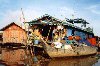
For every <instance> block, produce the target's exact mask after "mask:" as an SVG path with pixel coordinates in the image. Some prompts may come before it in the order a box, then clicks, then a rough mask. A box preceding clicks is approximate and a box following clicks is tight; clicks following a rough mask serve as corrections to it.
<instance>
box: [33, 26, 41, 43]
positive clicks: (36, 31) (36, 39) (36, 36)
mask: <svg viewBox="0 0 100 66" xmlns="http://www.w3.org/2000/svg"><path fill="white" fill-rule="evenodd" d="M32 34H33V39H34V44H38V43H39V40H40V38H41V34H40V32H39V29H38V28H35V29H34V31H33V33H32Z"/></svg>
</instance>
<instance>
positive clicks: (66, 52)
mask: <svg viewBox="0 0 100 66" xmlns="http://www.w3.org/2000/svg"><path fill="white" fill-rule="evenodd" d="M42 41H43V42H44V50H45V51H46V52H47V54H48V55H49V56H50V57H51V58H54V57H69V56H85V55H93V54H96V53H97V48H96V47H94V46H86V45H81V46H79V45H76V46H73V45H63V46H62V47H61V48H56V47H54V46H53V47H52V46H51V45H48V44H47V43H46V42H45V41H44V40H42Z"/></svg>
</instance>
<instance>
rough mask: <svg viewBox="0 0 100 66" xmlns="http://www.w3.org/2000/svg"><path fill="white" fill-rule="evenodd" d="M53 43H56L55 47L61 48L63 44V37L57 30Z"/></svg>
mask: <svg viewBox="0 0 100 66" xmlns="http://www.w3.org/2000/svg"><path fill="white" fill-rule="evenodd" d="M53 44H54V47H55V48H61V46H62V43H61V38H60V37H59V35H58V33H57V32H55V36H54V42H53Z"/></svg>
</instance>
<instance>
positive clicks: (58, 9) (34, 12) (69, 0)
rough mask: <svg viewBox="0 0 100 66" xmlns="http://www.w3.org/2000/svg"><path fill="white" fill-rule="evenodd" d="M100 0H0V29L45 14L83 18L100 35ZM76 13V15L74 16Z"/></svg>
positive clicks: (62, 17) (57, 16)
mask: <svg viewBox="0 0 100 66" xmlns="http://www.w3.org/2000/svg"><path fill="white" fill-rule="evenodd" d="M99 6H100V0H0V29H1V28H2V27H4V26H6V25H7V24H9V23H11V22H16V23H19V24H20V23H22V22H23V20H22V18H23V16H22V11H21V8H22V10H23V13H24V17H25V20H26V21H27V22H28V21H32V20H33V19H35V18H38V17H41V16H42V15H44V14H49V15H51V16H53V17H56V18H58V19H62V20H64V19H65V18H69V19H70V18H83V19H85V20H86V21H87V22H89V23H90V25H89V26H90V27H92V28H93V29H94V34H95V35H96V36H100V33H99V32H100V29H99V28H100V26H99V25H100V22H99V21H100V7H99ZM72 15H74V17H73V16H72Z"/></svg>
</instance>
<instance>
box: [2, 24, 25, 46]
mask: <svg viewBox="0 0 100 66" xmlns="http://www.w3.org/2000/svg"><path fill="white" fill-rule="evenodd" d="M1 31H3V36H2V37H3V44H5V45H22V44H26V41H27V33H26V31H25V29H23V28H22V27H21V26H19V25H17V24H16V23H14V22H12V23H10V24H8V25H7V26H5V27H3V28H2V29H1Z"/></svg>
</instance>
